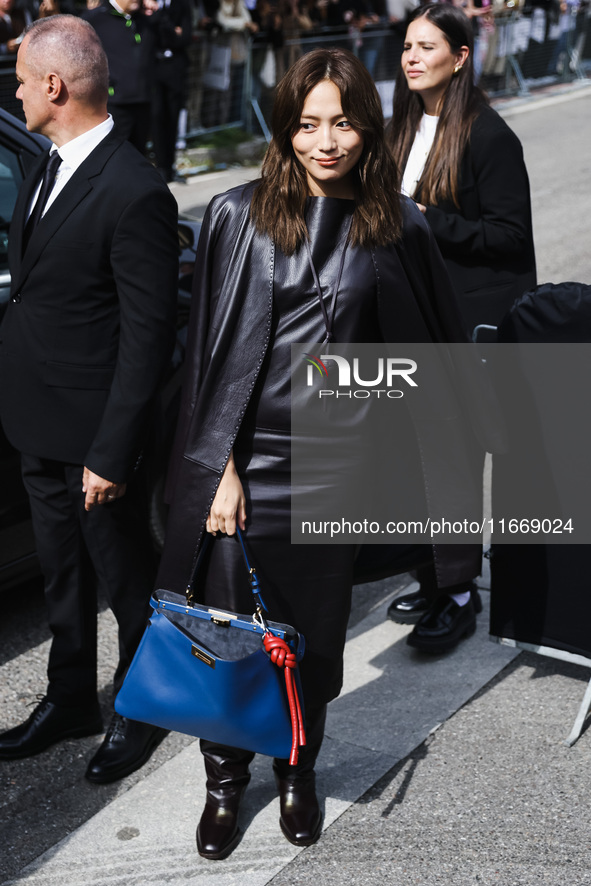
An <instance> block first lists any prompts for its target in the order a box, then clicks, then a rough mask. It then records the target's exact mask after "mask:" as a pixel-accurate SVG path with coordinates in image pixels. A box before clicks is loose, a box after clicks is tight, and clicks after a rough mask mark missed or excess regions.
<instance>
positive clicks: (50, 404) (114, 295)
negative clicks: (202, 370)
mask: <svg viewBox="0 0 591 886" xmlns="http://www.w3.org/2000/svg"><path fill="white" fill-rule="evenodd" d="M46 157H47V155H43V156H42V157H40V158H39V161H38V163H37V165H36V166H35V167H34V168H33V169H32V170H31V173H30V174H29V176H28V177H27V179H26V180H25V182H24V184H23V186H22V189H21V192H20V194H19V198H18V201H17V204H16V207H15V212H14V216H13V221H12V226H11V232H10V240H9V262H10V270H11V274H12V296H13V299H12V301H11V303H10V304H9V306H8V308H7V311H6V314H5V317H4V320H3V323H2V326H1V327H0V379H1V385H0V418H1V420H2V423H3V425H4V430H5V432H6V436H7V437H8V439H9V440H10V442H11V443H12V444H13V446H15V447H16V448H17V449H19V450H20V451H21V452H25V453H27V454H29V455H36V456H39V457H44V458H52V459H56V460H59V461H64V462H72V463H79V464H85V465H86V466H87V467H89V468H90V469H91V470H92V471H94V472H95V473H97V474H99V475H100V476H102V477H105V478H106V479H108V480H112V481H118V482H121V481H124V480H125V479H126V478H127V477H128V476H129V473H130V471H131V469H132V468H133V465H134V464H135V462H136V460H137V457H138V455H139V453H140V451H141V448H142V444H143V439H144V435H145V431H146V426H147V424H148V421H149V418H150V411H151V407H152V404H153V399H154V395H155V392H156V390H157V388H158V385H159V383H160V380H161V378H162V374H163V371H164V369H165V367H166V365H167V363H168V361H169V359H170V354H171V350H172V347H173V344H174V336H175V317H176V286H177V275H178V237H177V207H176V202H175V200H174V198H173V197H172V195H171V194H170V191H169V190H168V188H167V187H166V185H165V184H164V182H163V181H162V180H161V178H160V177H159V175H158V174H157V173H156V171H155V170H154V169H153V167H151V166H150V164H149V163H148V162H147V161H146V160H144V158H143V157H142V156H141V155H140V154H139V153H138V152H137V151H136V150H135V148H133V147H132V146H131V145H130V144H129V143H127V142H123V141H121V140H120V139H118V138H117V137H116V136H115V135H114V134H113V133H111V134H110V135H108V136H107V137H106V138H105V139H104V140H103V141H102V142H101V143H100V144H99V145H98V146H97V147H96V148H95V150H94V151H93V152H92V153H91V154H90V156H89V157H87V159H86V160H85V161H84V163H82V165H81V166H80V167H79V168H78V170H77V171H76V172H75V173H74V175H73V176H72V178H71V179H70V181H69V182H68V183H67V185H66V186H65V188H64V189H63V191H62V192H61V193H60V194H59V195H58V197H57V198H56V200H55V202H54V203H53V204H52V205H51V206H50V207H49V209H48V210H47V212H46V214H45V216H44V217H43V218H42V219H41V221H40V222H39V224H38V226H37V228H36V229H35V230H34V232H33V234H32V236H31V239H30V242H29V245H28V247H27V250H26V252H25V254H24V256H23V255H22V248H23V244H22V235H23V228H24V224H25V220H26V215H27V209H28V206H29V204H30V200H31V197H32V195H33V194H34V192H35V189H36V187H37V185H38V183H39V179H40V175H41V170H42V168H43V165H44V163H45V161H46Z"/></svg>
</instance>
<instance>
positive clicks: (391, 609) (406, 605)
mask: <svg viewBox="0 0 591 886" xmlns="http://www.w3.org/2000/svg"><path fill="white" fill-rule="evenodd" d="M428 608H429V600H427V598H426V597H423V595H422V594H421V591H420V589H419V590H418V591H415V592H414V594H404V595H403V596H402V597H396V598H395V599H394V600H392V602H391V603H390V605H389V606H388V612H387V615H388V618H390V619H392V621H395V622H396V624H399V625H414V624H416V623H417V622H418V620H419V618H420V617H421V616H422V615H424V614H425V612H426V611H427V609H428Z"/></svg>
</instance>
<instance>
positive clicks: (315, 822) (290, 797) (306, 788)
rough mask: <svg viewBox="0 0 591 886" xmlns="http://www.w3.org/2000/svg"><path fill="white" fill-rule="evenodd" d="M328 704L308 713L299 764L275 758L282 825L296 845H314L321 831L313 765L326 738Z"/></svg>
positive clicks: (320, 813)
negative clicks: (304, 740)
mask: <svg viewBox="0 0 591 886" xmlns="http://www.w3.org/2000/svg"><path fill="white" fill-rule="evenodd" d="M325 723H326V705H322V706H321V707H319V708H315V709H312V710H310V711H307V712H306V745H305V746H304V747H303V748H300V756H299V760H298V764H297V766H290V765H289V761H288V760H277V759H276V760H275V761H274V763H273V770H274V772H275V781H276V783H277V787H278V789H279V798H280V800H281V813H280V816H279V826H280V827H281V830H282V831H283V834H284V836H285V837H286V838H287V839H288V840H289V842H290V843H293V844H294V846H311V845H312V844H313V843H316V841H317V840H318V838H319V837H320V833H321V831H322V812H321V811H320V805H319V803H318V798H317V796H316V774H315V772H314V766H315V764H316V758H317V756H318V753H319V751H320V747H321V745H322V739H323V738H324V726H325Z"/></svg>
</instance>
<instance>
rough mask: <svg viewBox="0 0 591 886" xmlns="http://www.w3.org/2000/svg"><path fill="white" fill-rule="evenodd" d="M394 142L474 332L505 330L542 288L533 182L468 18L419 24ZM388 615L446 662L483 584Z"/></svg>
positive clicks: (451, 15) (399, 98) (409, 603)
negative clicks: (481, 74)
mask: <svg viewBox="0 0 591 886" xmlns="http://www.w3.org/2000/svg"><path fill="white" fill-rule="evenodd" d="M387 139H388V142H389V144H390V146H391V148H392V151H393V153H394V157H395V160H396V163H397V165H398V168H399V170H400V175H401V189H402V192H403V193H404V194H407V195H408V196H410V197H413V199H414V200H415V201H416V202H417V205H418V207H419V209H420V210H421V212H423V213H424V214H425V216H426V219H427V221H428V222H429V225H430V227H431V230H432V231H433V233H434V235H435V239H436V241H437V245H438V246H439V248H440V250H441V254H442V255H443V258H444V260H445V264H446V266H447V270H448V272H449V275H450V277H451V279H452V282H453V284H454V286H455V289H456V292H457V294H458V296H459V298H460V308H461V311H462V315H463V318H464V323H465V326H466V331H467V332H468V334H471V333H472V331H473V329H474V327H475V326H477V325H478V324H487V325H491V326H497V325H498V324H499V323H500V321H501V319H502V317H503V316H504V314H505V313H506V312H507V311H508V309H509V308H510V307H511V305H512V304H513V302H514V301H515V299H517V298H518V297H519V296H520V295H522V294H523V293H524V292H526V291H528V290H529V289H532V288H533V287H534V286H535V285H536V266H535V256H534V245H533V233H532V220H531V207H530V192H529V181H528V176H527V171H526V168H525V163H524V160H523V151H522V148H521V144H520V142H519V140H518V138H517V136H516V135H515V133H514V132H512V130H511V129H510V128H509V127H508V126H507V124H506V123H505V121H504V120H503V119H502V118H501V117H500V116H499V115H498V114H497V113H496V111H494V110H493V109H492V108H491V107H490V105H489V104H488V100H487V98H486V96H485V95H484V93H483V92H482V90H481V89H479V87H478V86H476V85H475V84H474V67H473V30H472V24H471V21H470V19H469V18H468V17H467V16H466V15H465V14H464V13H463V12H462V10H461V9H459V8H457V7H455V6H452V5H451V4H448V3H441V4H439V3H431V4H429V5H427V6H423V7H420V8H419V9H417V10H416V11H415V12H414V13H413V15H412V16H411V19H410V22H409V25H408V28H407V32H406V36H405V42H404V49H403V52H402V59H401V66H400V69H399V71H398V75H397V79H396V88H395V91H394V105H393V111H392V118H391V120H390V123H389V124H388V128H387ZM417 578H418V579H419V582H420V588H419V590H418V591H417V592H416V593H412V594H406V595H404V596H402V597H399V598H397V599H396V600H394V602H393V603H392V605H391V606H390V608H389V610H388V615H389V617H390V618H392V619H393V620H394V621H396V622H400V623H404V624H413V623H414V624H415V628H414V630H413V631H412V633H411V634H410V635H409V637H408V643H409V645H411V646H414V647H415V648H417V649H420V650H422V651H425V652H437V653H441V652H446V651H449V650H451V649H453V647H454V646H456V645H457V643H458V642H459V641H460V639H461V638H462V637H463V636H465V635H466V634H467V633H469V632H470V631H472V630H474V628H475V626H476V613H477V612H480V610H481V609H482V603H481V600H480V597H479V595H478V591H477V590H476V587H475V585H472V587H471V588H470V593H468V591H465V592H463V593H462V594H455V595H453V596H448V597H446V596H441V595H438V596H437V583H436V581H435V576H434V573H433V570H432V569H431V568H430V567H427V568H424V569H419V570H417Z"/></svg>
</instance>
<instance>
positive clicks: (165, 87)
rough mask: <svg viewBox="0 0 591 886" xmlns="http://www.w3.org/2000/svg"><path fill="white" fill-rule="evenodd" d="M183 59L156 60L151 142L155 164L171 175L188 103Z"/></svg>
mask: <svg viewBox="0 0 591 886" xmlns="http://www.w3.org/2000/svg"><path fill="white" fill-rule="evenodd" d="M185 77H186V64H185V62H184V59H179V58H175V57H172V58H163V59H159V60H158V61H157V62H156V78H155V82H154V92H153V100H152V142H153V144H154V154H155V155H156V166H157V167H158V168H159V169H163V170H164V171H165V173H166V175H167V176H170V175H171V174H172V170H173V168H174V162H175V157H176V140H177V131H178V125H179V115H180V113H181V110H182V108H183V105H184V102H185V92H186V83H185Z"/></svg>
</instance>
